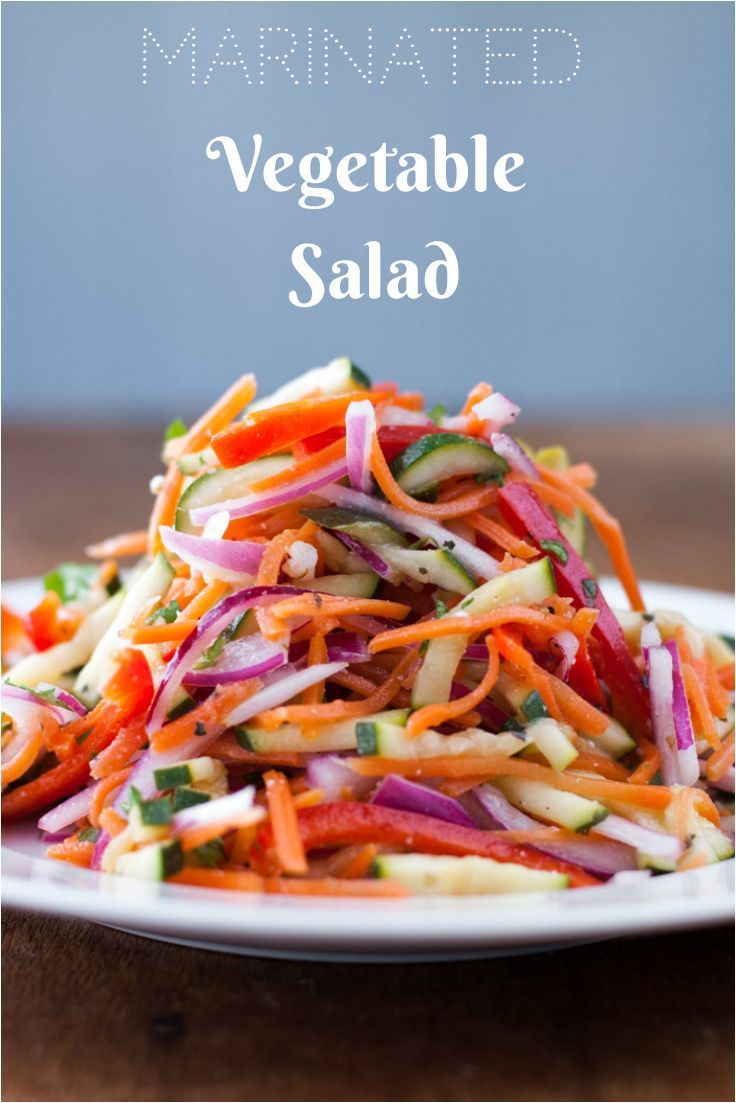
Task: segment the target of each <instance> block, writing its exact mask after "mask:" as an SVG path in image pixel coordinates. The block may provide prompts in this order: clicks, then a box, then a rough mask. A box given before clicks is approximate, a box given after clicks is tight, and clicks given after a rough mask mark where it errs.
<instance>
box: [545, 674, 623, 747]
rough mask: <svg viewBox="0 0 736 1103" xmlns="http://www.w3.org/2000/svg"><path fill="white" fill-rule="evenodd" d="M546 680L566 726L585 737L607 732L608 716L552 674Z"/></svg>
mask: <svg viewBox="0 0 736 1103" xmlns="http://www.w3.org/2000/svg"><path fill="white" fill-rule="evenodd" d="M548 678H549V681H550V684H551V686H552V692H553V694H554V696H555V700H556V701H557V704H558V705H559V707H560V711H561V712H562V715H563V717H564V718H565V720H566V721H567V723H568V724H570V725H571V726H572V727H573V728H575V729H576V730H577V731H581V732H585V734H586V735H592V736H596V735H603V733H604V732H606V731H608V729H609V728H610V726H611V718H610V716H606V714H605V713H604V712H600V711H599V710H598V709H597V708H595V707H594V706H593V705H591V704H590V703H589V702H588V701H586V700H585V698H584V697H581V696H580V695H579V694H578V693H576V692H575V690H574V689H572V688H571V687H570V686H569V685H567V683H566V682H563V681H561V679H560V678H555V676H554V675H553V674H550V675H548Z"/></svg>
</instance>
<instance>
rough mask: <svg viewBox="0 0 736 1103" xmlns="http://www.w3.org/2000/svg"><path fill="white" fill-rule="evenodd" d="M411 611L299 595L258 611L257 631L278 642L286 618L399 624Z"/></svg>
mask: <svg viewBox="0 0 736 1103" xmlns="http://www.w3.org/2000/svg"><path fill="white" fill-rule="evenodd" d="M410 612H411V609H410V608H409V606H408V605H403V604H402V603H401V602H398V601H381V600H380V599H376V598H369V597H366V598H358V597H337V596H335V597H333V596H332V595H327V596H325V595H322V594H312V593H309V594H302V595H301V596H300V597H289V598H285V599H284V600H283V601H278V602H276V603H275V604H273V605H269V606H268V607H267V608H265V609H259V623H260V625H261V631H262V632H263V635H264V636H265V637H266V638H267V639H279V638H280V637H281V636H282V635H283V633H284V632H285V630H286V627H287V626H286V621H287V620H289V618H290V617H310V618H311V619H312V620H323V619H325V618H330V617H334V616H340V617H341V616H355V615H356V614H367V615H369V616H374V617H392V618H394V619H395V620H402V619H403V618H404V617H405V616H407V614H408V613H410Z"/></svg>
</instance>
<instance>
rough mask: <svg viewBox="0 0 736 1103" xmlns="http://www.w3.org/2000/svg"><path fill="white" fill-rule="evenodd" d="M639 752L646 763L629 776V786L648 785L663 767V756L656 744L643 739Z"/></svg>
mask: <svg viewBox="0 0 736 1103" xmlns="http://www.w3.org/2000/svg"><path fill="white" fill-rule="evenodd" d="M638 750H639V751H640V752H641V754H642V755H643V756H644V761H643V762H642V763H641V764H640V765H639V766H637V767H636V769H635V770H634V772H633V773H632V774H630V775H629V784H630V785H647V784H648V783H649V782H650V781H651V780H652V778H653V777H654V775H655V774H656V772H657V770H658V769H659V768H660V766H661V765H662V756H661V755H660V753H659V750H658V748H657V747H655V745H654V743H650V742H649V740H648V739H642V741H641V743H640V744H639V747H638Z"/></svg>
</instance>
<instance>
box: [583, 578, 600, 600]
mask: <svg viewBox="0 0 736 1103" xmlns="http://www.w3.org/2000/svg"><path fill="white" fill-rule="evenodd" d="M583 589H584V590H585V594H586V597H587V598H588V600H589V601H590V602H591V604H592V603H593V602H594V601H595V599H596V598H597V597H598V583H597V582H596V580H595V579H594V578H584V579H583Z"/></svg>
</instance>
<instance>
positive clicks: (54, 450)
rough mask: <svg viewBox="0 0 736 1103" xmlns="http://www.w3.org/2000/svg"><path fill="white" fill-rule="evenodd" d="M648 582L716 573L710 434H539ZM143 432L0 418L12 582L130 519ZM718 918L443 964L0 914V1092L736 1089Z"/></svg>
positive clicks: (135, 523)
mask: <svg viewBox="0 0 736 1103" xmlns="http://www.w3.org/2000/svg"><path fill="white" fill-rule="evenodd" d="M527 436H528V438H529V439H530V440H532V441H533V442H534V443H542V442H544V441H545V440H554V439H564V440H565V441H566V443H567V444H568V446H569V448H570V450H571V452H572V455H573V457H574V458H575V459H587V460H590V462H592V463H593V464H594V465H595V466H596V467H597V468H598V470H599V472H600V475H601V484H600V492H601V495H602V497H603V498H604V500H605V501H606V503H607V504H608V505H609V508H611V510H612V511H614V512H616V513H617V514H618V515H619V516H620V517H621V519H622V521H623V522H624V525H625V528H626V531H627V533H628V535H629V543H630V547H631V551H632V555H633V558H634V562H635V564H636V566H637V568H638V570H639V573H640V575H641V576H642V577H645V578H659V579H662V580H666V581H672V582H681V583H689V584H694V585H699V586H708V587H712V588H720V589H730V588H731V585H732V581H733V558H732V552H733V549H732V532H733V487H732V472H733V450H732V438H731V434H730V431H729V430H728V429H726V428H724V427H721V426H692V425H688V426H684V425H682V426H653V427H652V426H650V427H647V428H646V429H639V428H638V427H632V426H624V425H619V426H615V425H608V426H603V427H602V426H598V425H595V426H593V425H591V426H573V427H569V426H568V427H567V428H566V429H565V430H564V431H562V430H560V429H559V428H556V427H554V426H547V427H542V426H537V427H532V429H529V430H527ZM157 443H158V435H157V434H156V433H152V432H151V431H150V430H148V429H141V428H135V429H121V428H115V429H111V430H110V431H109V432H104V433H101V432H100V431H99V430H88V429H78V430H70V429H53V430H51V429H48V430H47V429H41V428H39V427H35V428H34V427H29V428H20V427H12V426H11V427H9V428H7V429H6V430H5V438H4V446H3V452H4V456H3V458H4V463H3V495H4V517H3V520H4V525H3V557H4V574H5V577H6V578H14V577H21V576H26V575H31V574H34V573H39V572H41V571H43V570H45V569H46V568H48V567H49V566H50V565H52V564H54V563H56V562H59V561H60V560H64V559H75V558H79V550H80V548H81V547H82V546H83V545H84V544H85V543H86V542H89V541H91V540H95V539H98V538H100V537H102V536H104V535H106V534H108V533H112V532H117V531H122V530H124V529H126V528H140V527H142V521H143V518H144V516H145V513H146V511H147V509H148V508H149V503H150V499H149V496H148V494H147V490H146V484H147V480H148V478H149V477H150V475H151V474H153V473H154V472H155V471H156V470H157V465H156V452H157ZM732 946H733V940H732V934H731V931H730V930H729V929H724V928H716V929H712V930H705V931H701V932H690V933H683V934H676V935H667V936H660V937H653V938H643V939H631V940H619V941H613V942H606V943H600V944H598V945H590V946H583V947H578V948H576V949H569V950H560V951H556V952H554V953H548V954H532V955H529V956H522V957H511V958H502V959H497V960H489V961H480V962H478V961H476V962H465V963H456V964H441V965H401V966H397V965H384V966H376V967H369V966H365V965H334V964H331V965H323V964H313V963H297V962H283V961H269V960H266V959H263V958H260V959H259V958H245V957H243V958H237V957H230V956H225V955H219V954H213V953H208V952H205V951H199V950H188V949H182V948H179V947H175V946H168V945H166V944H164V943H160V942H154V941H149V940H147V939H143V938H136V937H134V936H132V935H125V934H121V933H119V932H116V931H110V930H106V929H104V928H102V927H94V926H92V925H91V924H88V923H84V922H76V921H68V920H58V919H55V918H47V917H39V916H34V915H29V914H25V913H22V912H13V911H9V910H6V912H5V915H4V929H3V950H4V957H3V963H4V978H3V979H4V993H3V994H4V997H5V998H4V1000H3V1008H2V1010H3V1034H4V1043H5V1045H4V1050H3V1056H4V1061H3V1092H2V1098H3V1099H5V1100H136V1101H138V1100H146V1101H148V1100H283V1101H290V1100H371V1099H373V1100H550V1101H551V1100H590V1101H592V1100H624V1101H627V1100H665V1099H666V1100H732V1099H733V1098H734V1096H733V1004H732V989H731V978H732V973H733V969H732Z"/></svg>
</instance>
